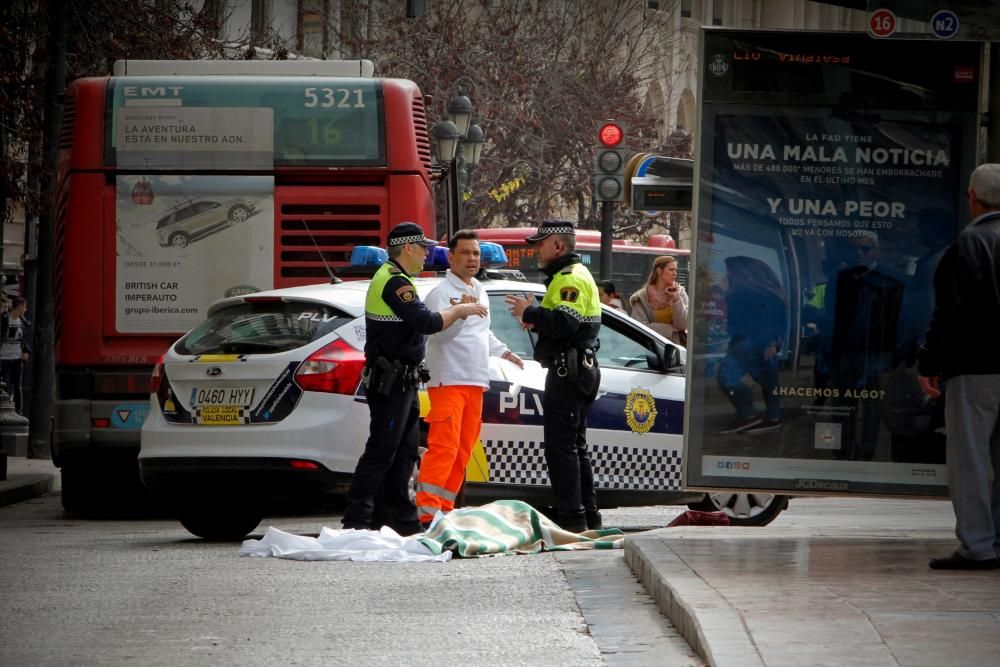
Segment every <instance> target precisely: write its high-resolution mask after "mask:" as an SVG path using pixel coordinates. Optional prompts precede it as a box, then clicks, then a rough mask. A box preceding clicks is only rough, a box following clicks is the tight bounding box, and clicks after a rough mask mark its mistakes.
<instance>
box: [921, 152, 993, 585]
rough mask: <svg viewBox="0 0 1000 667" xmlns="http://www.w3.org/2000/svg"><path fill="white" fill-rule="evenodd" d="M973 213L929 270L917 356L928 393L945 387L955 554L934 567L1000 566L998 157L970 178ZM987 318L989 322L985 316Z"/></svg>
mask: <svg viewBox="0 0 1000 667" xmlns="http://www.w3.org/2000/svg"><path fill="white" fill-rule="evenodd" d="M968 197H969V212H970V213H971V215H972V221H971V222H969V224H968V225H967V226H966V227H965V229H963V230H962V231H961V232H960V233H959V235H958V238H957V239H956V240H955V242H954V243H952V244H951V246H949V248H948V249H947V250H946V251H945V253H944V255H943V256H942V257H941V260H940V262H939V263H938V267H937V270H936V271H935V273H934V313H933V315H932V316H931V322H930V328H929V329H928V331H927V338H926V340H925V342H924V346H923V348H922V349H921V351H920V355H919V359H918V366H917V369H918V372H919V382H920V386H921V388H922V389H923V390H924V393H926V394H927V395H928V396H930V397H932V398H937V397H938V396H940V395H941V391H942V389H943V388H944V387H945V386H946V387H947V391H945V392H944V394H945V397H944V402H945V432H946V435H947V461H948V490H949V491H950V492H951V503H952V507H953V508H954V510H955V519H956V521H955V535H956V537H958V541H959V546H958V548H957V549H956V550H955V552H954V553H953V554H951V555H950V556H945V557H943V558H933V559H931V561H930V566H931V568H933V569H935V570H994V569H997V568H1000V559H998V556H1000V347H997V344H996V340H997V329H996V323H997V322H1000V164H983V165H980V166H978V167H976V169H975V170H974V171H973V172H972V176H971V177H970V179H969V189H968ZM989 322H993V324H989Z"/></svg>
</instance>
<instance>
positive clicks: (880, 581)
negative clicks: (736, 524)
mask: <svg viewBox="0 0 1000 667" xmlns="http://www.w3.org/2000/svg"><path fill="white" fill-rule="evenodd" d="M954 526H955V519H954V515H953V513H952V510H951V504H950V503H949V502H947V501H927V500H885V499H840V498H796V499H793V500H792V501H791V504H790V506H789V509H788V511H786V512H784V513H782V514H781V515H780V516H779V517H778V519H776V520H775V522H774V523H772V524H771V525H770V526H768V527H765V528H733V527H729V528H725V527H697V526H694V527H685V528H668V529H659V530H653V531H649V532H646V533H640V534H637V535H632V536H629V537H628V538H627V540H626V545H625V559H626V562H627V563H628V564H629V567H631V569H632V571H633V573H635V574H636V576H637V577H639V579H640V581H642V583H643V585H644V587H645V588H646V590H647V592H649V593H650V595H651V596H652V597H653V598H654V599H656V601H657V604H658V605H659V607H660V609H661V611H663V612H664V614H665V615H666V616H667V617H669V618H670V620H671V621H672V622H673V623H674V625H675V626H677V629H678V631H679V632H680V633H681V635H682V636H684V637H685V638H686V639H687V640H688V641H689V642H690V643H691V645H692V647H694V649H695V650H696V651H697V652H698V653H699V654H700V655H701V656H702V657H703V658H704V659H705V660H706V661H707V662H708V663H709V664H710V665H719V666H729V665H733V666H738V667H750V666H752V665H769V666H772V667H778V666H784V665H788V666H792V665H795V666H797V667H798V666H800V665H810V666H812V665H836V666H838V667H839V666H841V665H852V667H856V666H859V665H887V666H888V665H894V666H895V665H903V666H917V665H921V666H922V665H927V666H934V667H937V666H940V665H949V666H952V665H977V666H980V665H988V664H997V661H998V656H1000V571H989V572H946V571H936V570H931V569H930V568H929V567H928V566H927V561H928V559H929V558H930V557H933V556H944V555H947V554H949V553H951V551H952V550H953V549H954V547H955V545H956V541H955V538H954Z"/></svg>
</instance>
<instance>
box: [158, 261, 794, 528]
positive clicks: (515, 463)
mask: <svg viewBox="0 0 1000 667" xmlns="http://www.w3.org/2000/svg"><path fill="white" fill-rule="evenodd" d="M481 245H482V248H483V255H484V265H485V264H486V263H487V260H488V259H489V258H490V257H491V256H492V255H493V253H495V252H497V251H499V252H500V253H502V249H500V248H499V246H495V248H496V250H494V248H493V247H491V246H494V244H488V243H483V244H481ZM356 250H357V251H359V252H360V253H365V252H367V253H374V252H377V249H367V250H364V249H356ZM383 252H384V251H383ZM500 259H501V261H506V260H505V258H500ZM439 280H440V278H418V279H416V284H417V289H418V291H419V292H420V293H421V294H422V295H426V294H427V293H428V292H429V291H430V290H431V289H432V288H433V287H434V286H435V285H436V284H437V283H438V281H439ZM483 283H484V285H485V287H486V290H487V292H488V294H489V298H490V314H491V319H492V329H493V332H494V333H495V334H496V336H497V337H498V338H500V339H501V340H502V341H504V343H506V344H507V345H508V347H510V349H511V350H513V351H514V352H516V353H517V354H518V355H519V356H521V358H522V359H524V360H525V368H524V369H523V370H522V369H520V368H518V367H517V366H515V365H513V364H511V363H510V362H508V361H505V360H501V359H497V358H493V359H491V361H490V376H491V382H490V385H491V386H490V389H489V391H488V392H487V393H486V395H485V398H484V408H483V429H482V432H481V445H477V447H476V449H475V451H474V452H473V456H472V458H471V460H470V463H469V466H468V469H467V484H466V498H467V500H468V501H469V502H470V503H479V502H485V501H488V500H493V499H499V498H518V499H523V500H526V501H528V502H531V503H533V504H536V505H538V506H540V507H544V506H545V505H547V504H548V503H549V502H550V501H551V492H550V490H549V487H548V475H547V472H546V466H545V457H544V455H543V451H542V439H543V438H542V420H543V415H542V408H541V394H542V391H543V387H544V385H545V372H546V371H545V370H544V369H543V368H541V366H539V364H538V363H537V362H534V361H532V360H531V359H532V356H533V354H532V350H533V345H534V339H535V335H534V334H533V333H532V332H530V331H527V330H525V329H522V328H521V326H520V324H519V323H518V321H517V320H516V319H515V318H514V317H513V316H512V315H511V314H510V313H509V312H508V309H507V307H506V306H505V304H504V298H505V297H506V296H507V295H508V294H518V295H535V297H536V298H537V299H539V300H540V299H541V297H542V295H543V294H544V291H545V289H544V287H543V286H542V285H538V284H533V283H526V282H520V281H515V280H493V279H487V280H484V281H483ZM367 289H368V281H367V280H361V281H353V282H343V283H340V284H323V285H312V286H307V287H295V288H288V289H281V290H274V291H269V292H260V293H256V294H250V295H245V296H237V297H231V298H227V299H223V300H220V301H217V302H216V303H214V304H213V305H212V307H211V308H210V309H209V313H208V318H207V319H206V320H205V322H203V323H202V324H200V325H199V326H197V327H195V328H194V329H193V330H191V331H190V332H189V333H188V334H186V335H185V336H184V337H183V338H181V339H180V340H179V341H177V342H176V343H175V344H174V345H173V346H172V347H171V348H170V350H168V351H167V353H166V354H165V355H164V357H163V359H162V361H161V363H160V364H158V365H157V368H156V370H155V372H154V376H153V387H152V396H151V408H150V414H149V417H148V418H147V419H146V422H145V424H144V425H143V429H142V447H141V451H140V453H139V463H140V467H141V471H142V477H143V481H144V482H145V484H146V485H147V486H148V487H149V488H150V489H151V490H152V491H154V492H156V493H158V494H163V495H165V496H168V497H170V498H172V499H173V500H174V501H175V502H176V503H177V505H178V507H179V512H180V518H181V522H182V523H183V524H184V526H185V527H186V528H187V529H188V530H190V531H191V532H192V533H194V534H195V535H199V536H202V537H209V538H229V539H238V538H240V537H243V536H244V535H245V534H246V533H248V532H250V531H251V530H253V529H254V527H256V525H257V524H258V523H259V521H260V519H261V518H262V517H263V515H264V513H265V512H266V511H267V510H268V508H269V507H270V506H271V504H272V503H273V501H276V500H281V499H283V498H293V499H301V498H305V497H309V496H311V495H326V496H329V495H337V494H343V493H344V492H345V491H346V489H347V486H348V484H349V483H350V476H351V474H352V473H353V471H354V466H355V464H356V463H357V460H358V457H359V456H360V454H361V451H362V449H363V447H364V444H365V441H366V439H367V436H368V408H367V406H366V405H365V400H366V399H365V395H364V388H363V386H362V385H361V383H360V376H361V369H362V366H363V365H364V353H363V350H364V336H365V318H364V301H365V293H366V290H367ZM602 317H603V319H602V324H603V326H602V327H601V334H600V341H601V345H600V350H599V351H598V359H599V361H600V365H601V373H602V379H601V392H600V394H599V396H598V399H597V401H596V402H595V403H594V405H593V407H592V408H591V411H590V414H589V418H588V442H589V444H590V448H591V455H592V460H593V468H594V478H595V484H596V486H597V488H598V500H599V502H600V504H601V505H602V506H603V507H613V506H619V505H654V504H677V503H685V502H686V503H691V506H692V507H696V508H698V509H718V508H720V507H722V508H724V509H726V510H727V512H728V513H729V514H730V516H731V519H732V521H733V522H734V523H744V524H758V525H763V524H766V523H769V522H770V521H771V520H772V519H773V518H774V517H775V516H777V514H778V513H779V512H780V511H781V510H782V509H783V508H784V507H785V498H783V497H781V496H770V495H762V494H732V493H730V494H709V495H706V494H702V493H695V494H692V493H682V492H681V450H682V435H681V434H682V429H683V419H684V385H685V379H684V366H683V363H684V358H685V351H684V349H683V348H680V347H677V346H674V345H673V344H672V343H670V342H669V341H667V340H666V339H665V338H663V337H662V336H660V335H659V334H657V333H655V332H653V331H652V330H650V329H648V328H646V327H644V326H642V325H641V324H639V323H637V322H635V321H634V320H632V319H631V318H629V317H627V316H626V315H624V314H622V313H621V312H619V311H615V310H611V309H605V310H604V311H603V316H602Z"/></svg>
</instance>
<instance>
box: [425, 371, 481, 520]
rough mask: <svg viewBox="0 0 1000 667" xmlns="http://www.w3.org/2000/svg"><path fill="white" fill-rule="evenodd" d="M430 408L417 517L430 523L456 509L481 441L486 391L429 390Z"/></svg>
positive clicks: (455, 387) (461, 387)
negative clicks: (474, 452)
mask: <svg viewBox="0 0 1000 667" xmlns="http://www.w3.org/2000/svg"><path fill="white" fill-rule="evenodd" d="M427 394H428V396H429V397H430V402H431V409H430V411H429V412H428V413H427V416H426V417H425V418H424V419H425V420H426V421H427V423H428V424H429V425H430V430H429V431H428V434H427V451H426V452H424V457H423V459H422V460H421V462H420V478H419V480H418V482H417V497H416V503H417V514H419V516H420V520H421V521H430V520H431V519H433V518H434V514H435V513H436V512H437V511H438V510H441V511H442V512H450V511H451V510H453V509H455V498H456V496H457V495H458V490H459V489H460V488H461V487H462V481H463V480H464V479H465V467H466V466H467V465H468V463H469V457H470V456H471V455H472V448H473V447H475V445H476V441H477V440H479V431H480V428H481V427H482V424H483V388H482V387H475V386H468V385H453V386H447V387H430V388H428V389H427Z"/></svg>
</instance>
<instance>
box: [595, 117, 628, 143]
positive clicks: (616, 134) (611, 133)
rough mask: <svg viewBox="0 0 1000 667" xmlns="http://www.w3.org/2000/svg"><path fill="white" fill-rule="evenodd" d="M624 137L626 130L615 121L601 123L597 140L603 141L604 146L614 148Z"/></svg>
mask: <svg viewBox="0 0 1000 667" xmlns="http://www.w3.org/2000/svg"><path fill="white" fill-rule="evenodd" d="M624 138H625V130H624V129H622V126H621V125H619V124H618V123H616V122H614V121H608V122H606V123H601V125H600V128H599V129H598V130H597V140H598V141H600V142H601V145H602V146H607V147H608V148H614V147H615V146H617V145H618V144H620V143H621V142H622V139H624Z"/></svg>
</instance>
